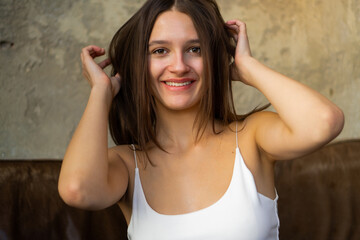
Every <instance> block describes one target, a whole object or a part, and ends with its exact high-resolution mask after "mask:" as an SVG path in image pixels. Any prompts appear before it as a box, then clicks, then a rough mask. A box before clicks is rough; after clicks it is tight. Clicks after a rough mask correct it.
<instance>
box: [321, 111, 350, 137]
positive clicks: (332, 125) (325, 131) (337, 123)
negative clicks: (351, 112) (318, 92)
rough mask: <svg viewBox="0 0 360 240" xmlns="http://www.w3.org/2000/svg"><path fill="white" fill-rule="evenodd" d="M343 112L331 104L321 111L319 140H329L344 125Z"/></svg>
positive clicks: (335, 135)
mask: <svg viewBox="0 0 360 240" xmlns="http://www.w3.org/2000/svg"><path fill="white" fill-rule="evenodd" d="M344 119H345V117H344V113H343V111H342V110H341V109H340V108H339V107H337V106H332V107H329V108H327V109H324V111H323V112H322V113H321V123H320V125H319V132H318V136H319V138H320V139H318V140H319V141H322V142H326V143H327V142H330V141H331V140H333V139H334V138H336V137H337V136H338V135H339V134H340V133H341V131H342V129H343V127H344V121H345V120H344Z"/></svg>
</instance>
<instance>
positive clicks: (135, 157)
mask: <svg viewBox="0 0 360 240" xmlns="http://www.w3.org/2000/svg"><path fill="white" fill-rule="evenodd" d="M131 146H132V148H133V150H134V159H135V169H136V168H138V166H137V160H136V148H135V146H134V144H131Z"/></svg>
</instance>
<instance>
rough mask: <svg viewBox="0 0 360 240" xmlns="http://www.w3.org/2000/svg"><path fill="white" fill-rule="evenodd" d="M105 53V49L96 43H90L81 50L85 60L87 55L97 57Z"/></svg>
mask: <svg viewBox="0 0 360 240" xmlns="http://www.w3.org/2000/svg"><path fill="white" fill-rule="evenodd" d="M104 54H105V49H104V48H101V47H98V46H96V45H89V46H86V47H84V48H83V49H82V50H81V59H82V60H84V58H86V57H91V58H96V57H98V56H102V55H104Z"/></svg>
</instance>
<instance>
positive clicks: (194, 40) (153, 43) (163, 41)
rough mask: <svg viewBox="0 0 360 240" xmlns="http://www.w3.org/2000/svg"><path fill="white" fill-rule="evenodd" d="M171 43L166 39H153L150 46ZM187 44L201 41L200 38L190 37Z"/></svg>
mask: <svg viewBox="0 0 360 240" xmlns="http://www.w3.org/2000/svg"><path fill="white" fill-rule="evenodd" d="M169 43H171V42H170V41H166V40H153V41H151V42H150V43H149V47H151V46H152V45H157V44H159V45H161V44H169ZM186 43H187V44H189V43H200V40H199V39H190V40H188V41H186Z"/></svg>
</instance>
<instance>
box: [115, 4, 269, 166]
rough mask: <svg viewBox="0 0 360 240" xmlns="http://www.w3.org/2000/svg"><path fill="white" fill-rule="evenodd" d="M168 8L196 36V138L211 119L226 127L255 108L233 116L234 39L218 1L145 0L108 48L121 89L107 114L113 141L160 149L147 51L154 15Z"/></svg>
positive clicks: (143, 147)
mask: <svg viewBox="0 0 360 240" xmlns="http://www.w3.org/2000/svg"><path fill="white" fill-rule="evenodd" d="M171 9H174V10H177V11H179V12H182V13H185V14H187V15H188V16H189V17H190V18H191V19H192V21H193V23H194V26H195V29H196V31H197V33H198V35H199V39H200V46H201V54H202V57H203V64H204V71H203V76H202V77H203V79H204V80H205V81H204V85H205V86H204V91H205V92H204V96H203V98H202V99H201V100H200V111H199V113H198V115H197V117H196V119H195V122H194V127H197V131H198V132H197V140H199V139H200V138H201V136H202V134H203V133H204V131H205V128H206V125H207V123H208V121H209V119H210V120H211V121H212V128H213V131H214V132H215V120H217V121H220V122H221V123H222V124H223V125H224V126H226V125H228V124H229V123H231V122H233V121H237V120H242V119H245V118H246V117H247V116H248V115H249V114H251V113H252V112H253V111H252V112H250V113H248V114H245V115H237V114H236V111H235V107H234V101H233V95H232V80H231V71H230V65H231V61H232V59H233V57H234V53H235V43H234V41H233V40H232V38H231V35H230V33H229V32H228V30H227V29H226V26H225V22H224V20H223V18H222V16H221V14H220V11H219V8H218V5H217V3H216V2H215V1H214V0H148V1H146V2H145V4H144V5H143V6H142V7H141V8H140V9H139V10H138V11H137V12H136V13H135V14H134V15H133V16H132V17H131V18H130V19H129V20H128V21H127V22H126V23H125V24H124V25H123V26H122V27H121V28H120V29H119V30H118V31H117V32H116V34H115V36H114V37H113V39H112V41H111V43H110V47H109V58H110V60H111V63H112V66H113V70H112V74H113V75H115V74H116V73H119V74H120V76H121V88H120V91H119V93H118V94H117V95H116V96H115V98H114V100H113V102H112V106H111V109H110V113H109V127H110V133H111V136H112V138H113V140H114V142H115V144H117V145H120V144H136V145H137V147H138V148H139V149H140V150H144V151H145V152H146V147H145V146H146V144H147V143H148V142H153V143H154V144H155V145H156V146H158V147H159V148H160V149H163V148H162V147H161V146H160V144H159V143H158V141H157V140H156V107H155V102H154V99H153V97H152V95H151V92H150V89H151V88H150V77H149V73H148V58H147V54H148V43H149V38H150V34H151V31H152V28H153V26H154V23H155V21H156V19H157V17H158V16H159V15H160V14H161V13H163V12H165V11H168V10H171ZM261 109H263V108H261ZM261 109H260V110H261ZM150 163H151V162H150Z"/></svg>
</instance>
